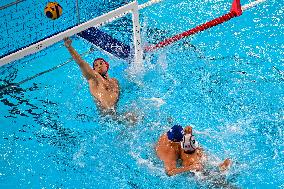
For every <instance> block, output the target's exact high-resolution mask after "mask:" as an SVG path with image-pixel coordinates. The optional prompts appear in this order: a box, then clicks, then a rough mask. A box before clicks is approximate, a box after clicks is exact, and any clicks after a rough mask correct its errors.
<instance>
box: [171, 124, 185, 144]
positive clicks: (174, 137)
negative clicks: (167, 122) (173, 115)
mask: <svg viewBox="0 0 284 189" xmlns="http://www.w3.org/2000/svg"><path fill="white" fill-rule="evenodd" d="M183 134H184V132H183V128H182V126H180V125H174V126H173V127H172V128H171V129H170V130H169V131H168V132H167V135H168V139H169V140H171V141H174V142H180V141H182V137H183Z"/></svg>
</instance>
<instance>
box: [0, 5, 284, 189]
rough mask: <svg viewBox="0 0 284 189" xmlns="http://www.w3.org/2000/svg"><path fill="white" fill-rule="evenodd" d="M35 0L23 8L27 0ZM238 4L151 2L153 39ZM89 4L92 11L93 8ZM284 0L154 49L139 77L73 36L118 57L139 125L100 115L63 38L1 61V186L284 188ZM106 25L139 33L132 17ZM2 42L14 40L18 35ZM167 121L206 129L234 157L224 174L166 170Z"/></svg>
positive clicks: (223, 153) (145, 24) (202, 137)
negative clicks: (159, 146) (162, 148)
mask: <svg viewBox="0 0 284 189" xmlns="http://www.w3.org/2000/svg"><path fill="white" fill-rule="evenodd" d="M144 2H145V1H144ZM248 2H249V1H244V2H242V4H246V3H248ZM25 3H27V4H25V5H21V6H29V2H25ZM45 3H46V2H41V3H38V4H45ZM81 3H82V2H81ZM124 3H125V2H120V3H117V4H116V5H115V6H114V5H113V6H110V5H109V4H108V2H106V1H105V4H106V7H107V8H108V9H109V10H112V9H114V8H115V7H118V6H120V5H122V4H124ZM139 3H143V2H142V1H141V2H139ZM230 3H231V2H230V1H217V0H214V1H201V0H196V1H184V0H183V1H170V0H164V1H163V2H161V3H159V4H157V5H154V6H152V7H150V8H147V9H144V10H142V11H141V15H140V19H141V25H142V39H143V44H145V45H146V44H149V43H154V42H157V41H161V40H162V39H164V38H165V37H170V36H172V35H174V34H177V33H180V32H182V31H185V30H187V29H190V28H192V27H194V26H196V25H198V24H201V23H203V22H204V21H208V20H210V19H212V18H215V17H217V16H220V15H222V14H224V13H227V11H228V10H229V8H230ZM62 4H63V5H64V4H65V5H64V7H68V6H67V3H66V2H65V3H64V2H62ZM86 4H88V3H86V2H85V4H84V5H85V6H83V7H82V15H83V16H82V17H83V18H84V17H85V18H87V14H86V13H88V10H89V9H91V7H87V6H86ZM283 5H284V3H283V1H281V2H279V1H275V0H274V1H267V2H266V3H263V4H261V5H259V6H257V7H255V8H253V9H250V10H248V11H246V12H244V13H243V15H242V16H240V17H238V18H234V19H232V20H230V21H229V22H227V23H224V24H222V25H220V26H217V27H214V28H212V29H209V30H207V31H204V32H202V33H199V34H197V35H195V36H193V37H189V38H186V39H183V40H181V41H179V42H177V43H175V44H173V45H171V46H169V47H165V48H163V49H161V50H158V51H155V52H153V53H148V54H145V57H144V62H143V63H144V65H145V73H144V75H138V77H137V78H136V80H133V79H132V78H133V77H132V76H131V75H130V74H129V71H128V68H129V63H127V62H125V61H122V60H119V59H117V58H115V57H112V56H109V55H107V54H105V53H103V52H101V51H100V50H98V49H96V48H92V47H91V46H90V44H88V43H86V42H84V41H83V40H81V39H78V38H74V39H73V43H74V47H75V48H76V49H77V50H78V51H79V52H80V53H85V52H88V51H90V49H92V53H89V54H86V55H85V56H84V59H85V60H86V61H88V62H91V61H92V60H93V59H94V58H96V57H98V56H103V57H104V58H106V59H107V60H108V61H109V62H110V65H111V69H110V75H111V76H113V77H116V78H117V79H118V80H119V83H120V87H121V96H120V100H119V103H118V111H119V113H121V114H123V113H124V112H134V113H135V114H137V115H139V121H138V122H137V123H136V124H135V125H129V124H125V123H120V122H117V121H113V120H111V119H110V118H109V117H102V116H101V115H100V114H99V113H98V110H97V108H96V106H95V104H94V102H93V99H92V97H91V96H90V94H89V91H88V87H87V83H86V81H85V80H84V78H82V76H81V72H80V70H79V68H78V67H77V65H76V64H75V63H74V62H73V61H71V62H67V63H66V61H68V60H69V58H70V55H69V54H68V52H67V51H66V49H65V48H64V47H63V43H62V42H60V43H57V44H55V45H53V46H52V47H50V48H48V49H46V50H44V51H41V52H40V53H37V54H35V55H32V56H29V57H26V58H24V59H21V60H19V61H16V62H15V63H13V64H9V65H6V66H4V67H1V68H0V73H1V76H0V78H1V80H0V81H1V83H0V88H1V89H0V101H1V102H0V110H1V119H0V128H1V137H0V144H1V146H0V148H1V150H0V186H1V188H283V187H284V176H283V175H284V168H283V167H284V140H283V139H284V137H283V132H284V131H283V130H284V129H283V125H284V110H283V105H284V93H283V87H284V83H283V82H284V64H283V61H284V55H283V50H284V46H283V42H284V37H283V33H284V23H283V17H284V16H283V11H284V9H283ZM81 6H82V5H81ZM68 8H69V7H68ZM70 9H71V7H70ZM105 11H106V10H105V9H104V10H103V11H102V13H104V12H105ZM18 12H19V14H22V13H21V11H18ZM94 12H95V13H94V15H97V14H99V13H98V12H99V11H97V12H96V11H94ZM106 12H107V11H106ZM0 14H3V12H0ZM62 16H63V15H62ZM88 16H90V15H88ZM1 18H2V17H1ZM40 19H41V18H39V20H40ZM42 19H43V18H42ZM69 19H71V20H74V19H72V18H69ZM88 19H89V18H88ZM2 21H3V20H2V19H1V22H2ZM3 22H4V21H3ZM58 22H59V21H58ZM118 22H119V21H118ZM74 23H75V22H74ZM120 23H121V22H120ZM10 24H11V23H10ZM68 24H72V23H71V22H69V21H67V22H66V26H65V25H64V26H62V27H61V28H60V26H58V27H59V28H60V29H64V27H68ZM115 28H117V30H115ZM125 28H127V29H125ZM60 29H59V30H60ZM103 29H104V31H106V32H109V33H110V34H112V35H113V36H116V37H117V38H119V39H120V40H122V41H130V37H129V36H131V34H129V33H131V31H128V30H131V24H129V23H127V24H126V25H125V27H120V25H119V24H117V23H115V24H114V25H111V26H108V25H107V26H105V27H104V28H103ZM120 31H123V32H125V33H128V34H129V36H128V35H120V34H119V33H120ZM24 32H25V31H23V33H24ZM48 32H51V31H48ZM23 33H22V32H21V31H20V30H19V31H18V33H17V34H15V35H20V36H23ZM43 34H47V33H43ZM3 35H4V34H3ZM31 35H33V34H31ZM39 37H40V36H39ZM35 38H37V37H35ZM1 40H2V42H1V47H3V48H4V46H5V45H6V44H10V40H11V39H10V38H7V39H6V38H4V37H2V38H1ZM27 43H28V42H27ZM16 45H20V44H19V43H17V44H15V45H12V46H13V47H14V46H16ZM21 45H27V44H21ZM9 47H10V45H9ZM10 50H15V49H13V48H12V47H11V48H9V49H7V48H4V50H2V49H1V55H2V54H5V53H6V52H7V51H10ZM64 63H66V64H65V65H63V66H62V67H59V68H57V69H54V70H53V71H49V72H45V71H46V70H50V69H51V68H53V67H54V66H57V65H60V64H64ZM43 72H44V73H43ZM39 73H42V74H39ZM33 76H35V77H33ZM130 78H131V79H130ZM138 79H139V80H138ZM6 86H9V87H6ZM169 120H171V122H173V123H179V124H182V125H184V126H185V125H187V124H190V125H193V127H194V129H196V130H198V131H200V132H203V134H199V135H196V138H197V140H198V141H199V143H200V144H201V145H202V146H203V147H204V149H205V150H206V152H207V153H208V154H210V156H211V157H212V159H213V160H212V161H213V162H214V163H218V162H219V161H221V160H223V159H225V158H226V157H230V158H231V159H232V160H233V165H232V167H231V169H230V171H229V172H228V173H227V174H226V175H225V178H224V177H217V178H215V177H214V178H211V177H205V178H202V177H200V176H198V175H197V176H195V177H194V176H193V175H192V174H189V173H185V174H181V175H177V176H173V177H168V176H167V175H166V174H165V173H164V170H163V164H162V162H161V161H160V160H159V159H158V158H157V157H156V154H155V151H154V146H155V143H156V141H157V140H158V138H159V136H160V135H161V134H162V133H163V132H165V131H167V129H168V128H169V127H170V124H169Z"/></svg>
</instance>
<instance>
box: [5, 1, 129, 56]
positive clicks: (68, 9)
mask: <svg viewBox="0 0 284 189" xmlns="http://www.w3.org/2000/svg"><path fill="white" fill-rule="evenodd" d="M11 2H12V1H9V2H7V3H3V2H2V3H1V4H0V5H1V7H2V9H0V17H1V19H0V24H1V28H0V57H3V56H5V55H7V54H10V53H12V52H15V51H17V50H18V49H21V48H24V47H27V46H29V45H31V44H33V43H35V42H36V41H39V40H41V39H43V38H45V37H47V36H51V35H54V34H56V33H59V32H62V31H65V30H66V29H68V28H70V27H73V26H76V25H77V24H78V23H79V22H80V23H82V22H85V21H88V20H90V19H93V18H95V17H97V16H100V15H102V14H104V13H107V12H109V11H111V10H114V9H116V8H118V7H121V6H122V5H124V4H127V3H128V2H130V1H129V0H119V1H115V2H110V1H98V0H97V1H92V2H90V1H87V0H80V1H78V6H77V5H76V0H71V1H70V0H61V1H60V2H59V3H60V5H61V6H62V7H63V14H62V16H61V17H60V18H59V19H56V20H50V19H48V18H47V17H46V16H45V15H44V11H43V10H44V7H45V6H46V4H47V2H48V1H33V2H31V1H28V0H26V1H19V2H18V3H15V4H14V5H11V6H6V5H8V4H10V3H11ZM77 7H78V9H77ZM78 13H79V14H78Z"/></svg>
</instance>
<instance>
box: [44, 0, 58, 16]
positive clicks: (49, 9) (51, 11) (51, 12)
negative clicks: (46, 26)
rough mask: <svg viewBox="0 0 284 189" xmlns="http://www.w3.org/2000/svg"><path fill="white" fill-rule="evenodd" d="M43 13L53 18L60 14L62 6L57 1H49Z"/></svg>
mask: <svg viewBox="0 0 284 189" xmlns="http://www.w3.org/2000/svg"><path fill="white" fill-rule="evenodd" d="M44 14H45V15H46V17H47V18H50V19H52V20H55V19H57V18H59V17H60V16H61V14H62V7H61V6H60V5H59V4H58V3H57V2H49V3H47V5H46V7H45V8H44Z"/></svg>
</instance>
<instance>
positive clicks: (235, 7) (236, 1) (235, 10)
mask: <svg viewBox="0 0 284 189" xmlns="http://www.w3.org/2000/svg"><path fill="white" fill-rule="evenodd" d="M240 15H242V7H241V3H240V0H233V3H232V7H231V10H230V12H229V13H227V14H224V15H223V16H220V17H218V18H215V19H213V20H211V21H209V22H206V23H204V24H201V25H199V26H196V27H195V28H192V29H190V30H188V31H185V32H183V33H180V34H177V35H175V36H173V37H170V38H167V39H165V40H164V41H161V42H159V43H157V44H155V45H150V46H146V47H144V51H145V52H151V51H154V50H156V49H159V48H162V47H165V46H167V45H170V44H172V43H174V42H176V41H178V40H181V39H183V38H185V37H188V36H190V35H193V34H196V33H198V32H201V31H203V30H207V29H209V28H212V27H214V26H217V25H219V24H222V23H224V22H227V21H229V20H230V19H232V18H234V17H237V16H240Z"/></svg>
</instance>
